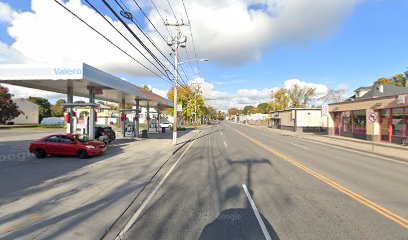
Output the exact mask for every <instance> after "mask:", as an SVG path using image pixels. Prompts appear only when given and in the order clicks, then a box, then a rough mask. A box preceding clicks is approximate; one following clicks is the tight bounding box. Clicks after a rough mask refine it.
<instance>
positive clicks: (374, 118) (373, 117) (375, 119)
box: [368, 112, 377, 122]
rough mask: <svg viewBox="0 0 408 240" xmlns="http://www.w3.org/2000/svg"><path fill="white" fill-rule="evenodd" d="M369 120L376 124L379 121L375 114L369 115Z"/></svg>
mask: <svg viewBox="0 0 408 240" xmlns="http://www.w3.org/2000/svg"><path fill="white" fill-rule="evenodd" d="M368 120H370V122H375V121H377V114H376V113H375V112H372V113H370V114H369V115H368Z"/></svg>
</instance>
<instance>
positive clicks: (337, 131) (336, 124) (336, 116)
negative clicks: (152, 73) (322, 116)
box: [334, 112, 341, 136]
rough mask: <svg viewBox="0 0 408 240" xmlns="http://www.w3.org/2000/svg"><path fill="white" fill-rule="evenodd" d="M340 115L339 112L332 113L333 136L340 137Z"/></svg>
mask: <svg viewBox="0 0 408 240" xmlns="http://www.w3.org/2000/svg"><path fill="white" fill-rule="evenodd" d="M340 116H341V114H340V113H339V112H335V113H334V135H335V136H340V129H341V117H340Z"/></svg>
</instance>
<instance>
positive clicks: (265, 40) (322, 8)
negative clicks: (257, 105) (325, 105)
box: [0, 0, 358, 75]
mask: <svg viewBox="0 0 408 240" xmlns="http://www.w3.org/2000/svg"><path fill="white" fill-rule="evenodd" d="M357 1H358V0H330V1H327V0H308V1H305V0H285V1H283V0H266V1H265V0H226V1H219V0H191V1H186V2H185V3H186V6H187V9H188V13H189V18H190V20H191V24H192V30H193V36H194V40H195V46H196V49H197V54H198V57H200V56H204V57H206V58H210V59H211V60H212V62H216V63H221V64H224V65H234V64H235V65H236V64H241V63H244V62H248V61H253V60H258V59H259V58H260V57H261V55H262V52H263V51H264V49H266V48H270V47H274V46H277V45H280V44H291V45H293V44H294V45H298V44H300V45H304V44H305V43H308V42H310V41H313V40H315V39H320V38H322V37H326V36H328V35H330V34H331V33H332V32H333V31H334V30H335V29H336V26H338V25H339V22H341V20H342V19H343V18H344V17H345V16H347V14H348V13H349V12H351V11H352V9H353V7H354V5H355V3H356V2H357ZM128 2H129V1H128ZM0 3H1V2H0ZM65 5H66V6H67V7H68V8H69V9H71V10H72V11H73V12H75V13H76V14H78V15H79V16H80V17H82V18H83V19H85V20H86V21H87V22H88V23H89V24H90V25H92V26H94V27H95V28H96V29H97V30H99V31H101V32H102V33H103V34H105V35H106V36H107V37H109V38H110V39H111V40H112V41H114V42H115V43H117V44H118V45H120V46H121V47H123V48H124V50H126V51H127V52H129V53H130V54H132V55H133V56H135V57H136V59H138V60H142V59H143V58H142V57H141V56H140V54H139V53H137V52H136V50H135V49H134V48H133V47H131V46H130V45H129V44H128V43H127V42H126V41H125V40H124V39H123V38H122V37H121V36H120V35H119V34H117V33H116V32H115V31H114V30H113V29H112V28H111V27H110V26H109V25H108V24H107V23H106V22H105V21H104V20H103V19H102V18H101V17H100V16H99V15H98V14H97V13H96V12H94V11H93V10H92V9H90V8H89V7H88V6H86V5H83V4H82V3H81V1H80V0H70V1H68V2H67V3H65ZM140 5H141V6H142V7H143V8H144V9H145V11H146V12H147V14H148V15H149V17H150V19H151V21H152V22H153V23H154V24H155V26H156V27H157V28H158V29H159V31H160V32H161V33H162V34H163V35H165V36H167V34H166V32H167V30H166V29H165V26H164V24H163V22H162V20H161V18H160V17H159V15H158V14H157V12H156V10H155V9H154V8H153V7H152V5H151V2H150V1H141V2H140ZM257 5H258V6H259V5H263V6H264V7H263V8H258V9H255V8H254V6H257ZM31 6H32V11H30V12H21V13H16V12H15V11H13V10H12V9H11V8H10V7H9V6H8V5H6V4H4V3H2V4H1V5H0V11H1V12H0V13H2V14H0V16H2V20H3V21H8V22H9V24H10V27H9V28H8V32H9V35H10V36H11V37H12V38H14V39H15V42H14V43H13V44H12V46H10V47H12V48H13V51H14V50H15V51H18V52H21V53H23V54H24V56H25V57H26V58H28V59H31V60H32V61H35V62H50V61H51V62H63V61H70V62H73V61H84V62H87V63H89V64H91V65H94V66H96V67H99V68H102V69H103V70H106V71H110V72H113V73H115V74H118V73H127V74H132V75H140V74H150V73H148V72H147V71H146V70H144V69H143V68H141V67H140V66H139V65H138V64H136V63H135V62H133V60H131V59H130V58H129V57H128V56H126V55H124V54H123V53H122V52H120V51H119V50H117V49H116V48H115V47H113V46H112V45H110V44H109V43H108V42H106V40H104V39H103V38H101V37H100V36H99V35H97V34H96V33H94V32H93V31H92V30H90V29H89V28H88V27H86V26H85V25H84V24H83V23H81V22H80V21H79V20H77V19H75V17H73V16H72V15H71V14H69V13H68V12H66V11H65V10H64V9H62V8H61V7H60V6H59V5H58V4H56V3H55V2H54V1H51V0H32V4H31ZM172 6H173V8H174V11H175V12H176V15H177V16H178V18H179V19H181V18H183V19H184V20H186V17H185V13H184V7H183V5H182V3H181V1H173V2H172ZM157 7H158V8H159V11H160V12H161V14H162V15H163V16H164V18H165V19H168V20H169V21H172V20H173V19H174V17H173V15H172V13H171V11H170V9H169V6H168V5H167V2H165V1H160V2H159V1H157ZM131 8H132V9H135V10H137V8H134V6H133V7H131ZM108 19H109V21H110V22H111V23H112V24H113V25H115V26H116V27H117V28H118V29H119V30H121V31H122V32H123V33H125V35H126V36H129V37H130V38H131V39H133V38H132V37H131V36H130V34H129V33H127V30H126V29H125V28H124V27H123V26H122V25H121V24H120V23H119V22H118V21H114V20H112V19H111V18H108ZM129 26H130V27H131V28H133V29H136V27H135V25H133V24H131V25H129ZM147 26H148V29H146V31H147V32H148V33H149V34H150V36H151V37H152V39H154V41H155V42H156V43H157V44H158V45H159V47H160V48H161V49H163V50H164V52H165V53H168V52H169V51H170V49H169V48H168V47H167V46H166V44H165V43H164V41H162V40H161V39H160V37H159V36H158V34H157V33H156V32H155V31H154V29H153V27H152V26H151V25H149V24H147ZM187 30H188V28H184V33H185V35H187V36H188V45H187V46H188V50H189V51H190V53H192V51H193V49H192V43H191V37H190V35H189V32H187ZM135 31H136V33H138V31H137V30H135ZM144 41H145V42H146V44H147V43H148V42H147V40H144ZM148 45H149V44H148ZM137 46H139V45H137ZM149 47H150V48H151V49H153V47H152V46H151V45H149ZM144 53H145V52H144ZM145 54H146V53H145ZM156 54H157V55H158V56H160V54H158V53H156ZM18 60H19V59H15V58H14V59H13V60H12V61H14V62H18ZM3 61H4V60H3ZM10 61H11V60H10ZM10 61H8V62H10ZM142 62H143V63H144V64H146V65H148V66H150V64H149V63H147V61H145V60H142ZM150 67H151V66H150Z"/></svg>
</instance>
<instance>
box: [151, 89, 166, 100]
mask: <svg viewBox="0 0 408 240" xmlns="http://www.w3.org/2000/svg"><path fill="white" fill-rule="evenodd" d="M150 89H152V92H153V93H156V94H157V95H159V96H162V97H164V98H167V91H166V90H161V89H158V88H150Z"/></svg>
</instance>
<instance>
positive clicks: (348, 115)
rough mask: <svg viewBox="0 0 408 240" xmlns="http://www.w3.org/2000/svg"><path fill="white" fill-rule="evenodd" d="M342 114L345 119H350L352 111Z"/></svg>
mask: <svg viewBox="0 0 408 240" xmlns="http://www.w3.org/2000/svg"><path fill="white" fill-rule="evenodd" d="M341 114H342V115H343V117H346V118H348V117H350V111H346V112H342V113H341Z"/></svg>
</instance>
